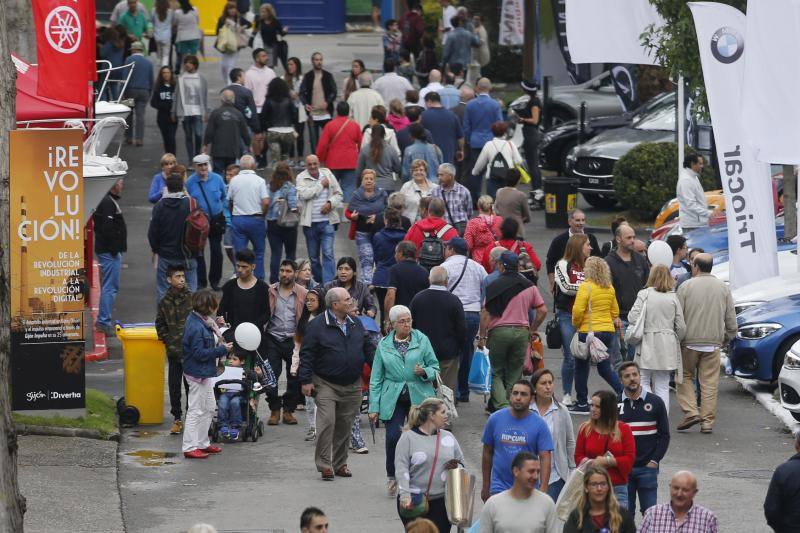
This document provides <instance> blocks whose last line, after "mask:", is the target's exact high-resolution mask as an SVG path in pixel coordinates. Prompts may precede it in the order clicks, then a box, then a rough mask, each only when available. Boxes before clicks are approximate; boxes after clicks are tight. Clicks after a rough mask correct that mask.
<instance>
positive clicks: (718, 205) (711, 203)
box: [653, 189, 725, 229]
mask: <svg viewBox="0 0 800 533" xmlns="http://www.w3.org/2000/svg"><path fill="white" fill-rule="evenodd" d="M706 203H708V208H709V209H710V210H712V213H711V216H714V215H719V214H721V213H724V212H725V198H724V197H723V196H722V190H721V189H718V190H716V191H706ZM675 218H678V199H677V198H673V199H672V200H670V201H669V202H667V203H666V204H664V207H662V208H661V212H660V213H659V214H658V216H657V217H656V221H655V222H654V223H653V229H657V228H660V227H661V226H663V225H664V224H666V223H667V222H669V221H670V220H673V219H675Z"/></svg>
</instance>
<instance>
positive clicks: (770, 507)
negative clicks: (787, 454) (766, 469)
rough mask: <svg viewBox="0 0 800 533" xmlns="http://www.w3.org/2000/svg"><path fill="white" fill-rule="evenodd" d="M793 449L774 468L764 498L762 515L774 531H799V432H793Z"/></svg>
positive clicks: (786, 532)
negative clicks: (784, 459)
mask: <svg viewBox="0 0 800 533" xmlns="http://www.w3.org/2000/svg"><path fill="white" fill-rule="evenodd" d="M794 451H795V455H794V456H792V457H791V458H790V459H789V460H788V461H786V462H785V463H783V464H782V465H780V466H779V467H778V468H776V469H775V472H774V473H773V474H772V480H771V481H770V482H769V489H767V498H766V499H765V500H764V516H765V517H766V518H767V524H769V527H771V528H772V529H774V530H775V532H776V533H797V532H798V531H800V432H798V433H795V434H794Z"/></svg>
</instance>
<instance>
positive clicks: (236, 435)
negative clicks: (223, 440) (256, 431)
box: [231, 428, 239, 440]
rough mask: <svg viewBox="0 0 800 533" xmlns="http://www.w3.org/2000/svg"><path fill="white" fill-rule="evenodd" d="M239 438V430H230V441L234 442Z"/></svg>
mask: <svg viewBox="0 0 800 533" xmlns="http://www.w3.org/2000/svg"><path fill="white" fill-rule="evenodd" d="M238 438H239V428H231V439H232V440H236V439H238Z"/></svg>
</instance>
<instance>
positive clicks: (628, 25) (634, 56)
mask: <svg viewBox="0 0 800 533" xmlns="http://www.w3.org/2000/svg"><path fill="white" fill-rule="evenodd" d="M566 18H567V43H568V45H569V53H570V56H571V57H572V62H573V63H632V64H634V65H655V64H656V63H655V57H653V56H652V55H651V52H650V51H649V50H648V49H646V48H645V47H644V46H642V39H641V35H642V33H644V31H645V29H646V28H647V27H648V26H650V25H651V24H653V25H655V27H656V28H660V27H661V26H663V25H664V19H662V18H661V15H659V14H658V11H656V8H655V6H654V5H652V4H651V3H650V2H649V1H648V0H567V7H566Z"/></svg>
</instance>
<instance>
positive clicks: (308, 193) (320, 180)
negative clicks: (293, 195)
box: [297, 154, 342, 284]
mask: <svg viewBox="0 0 800 533" xmlns="http://www.w3.org/2000/svg"><path fill="white" fill-rule="evenodd" d="M297 199H298V200H299V201H301V202H303V203H302V207H301V209H300V225H301V226H302V227H303V235H305V238H306V246H307V247H308V257H309V260H310V261H311V271H312V273H313V276H314V279H315V280H317V281H319V282H321V283H323V284H324V283H328V282H329V281H332V280H333V276H334V274H335V265H334V261H335V258H334V255H333V238H334V236H335V234H336V228H337V226H338V224H339V211H338V207H339V206H340V205H341V204H342V188H341V187H340V186H339V182H338V181H337V180H336V177H335V176H334V175H333V173H332V172H331V171H330V170H329V169H327V168H322V167H320V165H319V159H317V156H315V155H313V154H311V155H308V156H306V169H305V170H304V171H303V172H301V173H300V174H298V175H297ZM320 252H321V253H322V261H320Z"/></svg>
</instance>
